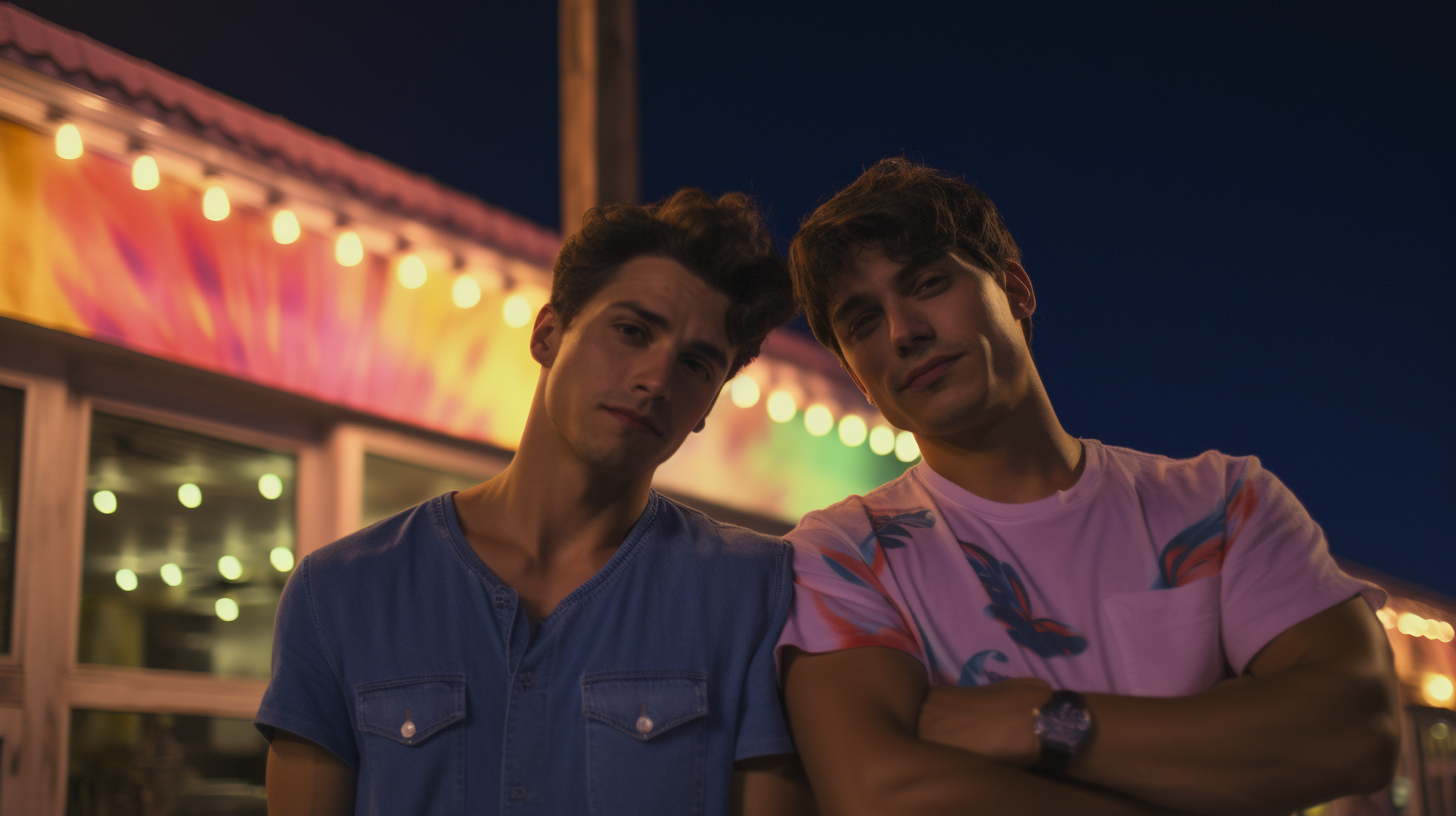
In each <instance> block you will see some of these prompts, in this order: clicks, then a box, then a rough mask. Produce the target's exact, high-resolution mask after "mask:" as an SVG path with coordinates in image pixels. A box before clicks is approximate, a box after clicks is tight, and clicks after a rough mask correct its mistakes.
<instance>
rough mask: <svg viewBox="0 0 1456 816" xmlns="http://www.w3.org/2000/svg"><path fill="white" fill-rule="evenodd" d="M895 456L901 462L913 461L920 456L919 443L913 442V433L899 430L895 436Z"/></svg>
mask: <svg viewBox="0 0 1456 816" xmlns="http://www.w3.org/2000/svg"><path fill="white" fill-rule="evenodd" d="M895 458H896V459H899V460H900V461H901V462H913V461H915V460H916V459H919V458H920V445H918V444H916V442H915V434H912V433H910V432H909V431H901V432H900V434H899V435H898V436H896V437H895Z"/></svg>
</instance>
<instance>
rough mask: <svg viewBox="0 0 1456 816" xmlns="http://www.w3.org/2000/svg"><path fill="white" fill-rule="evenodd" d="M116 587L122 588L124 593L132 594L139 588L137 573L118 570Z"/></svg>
mask: <svg viewBox="0 0 1456 816" xmlns="http://www.w3.org/2000/svg"><path fill="white" fill-rule="evenodd" d="M116 585H117V586H119V587H121V591H122V592H131V591H132V590H133V589H136V588H137V577H136V573H135V572H132V571H131V570H129V569H119V570H117V571H116Z"/></svg>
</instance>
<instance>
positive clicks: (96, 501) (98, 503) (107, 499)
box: [91, 490, 116, 516]
mask: <svg viewBox="0 0 1456 816" xmlns="http://www.w3.org/2000/svg"><path fill="white" fill-rule="evenodd" d="M91 506H93V507H95V508H96V510H97V511H98V512H101V513H105V514H106V515H108V516H109V515H111V514H112V513H115V512H116V494H115V493H112V492H111V491H110V490H98V491H96V495H94V496H92V497H91Z"/></svg>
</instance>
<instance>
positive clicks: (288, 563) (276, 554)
mask: <svg viewBox="0 0 1456 816" xmlns="http://www.w3.org/2000/svg"><path fill="white" fill-rule="evenodd" d="M268 563H270V564H272V565H273V569H276V570H278V571H279V572H288V571H289V570H291V569H293V550H290V549H288V548H287V547H274V548H273V550H272V551H271V552H269V553H268Z"/></svg>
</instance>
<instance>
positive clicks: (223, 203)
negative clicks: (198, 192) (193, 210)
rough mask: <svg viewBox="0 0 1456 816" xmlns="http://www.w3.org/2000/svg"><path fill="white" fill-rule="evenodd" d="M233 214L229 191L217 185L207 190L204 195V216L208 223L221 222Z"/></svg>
mask: <svg viewBox="0 0 1456 816" xmlns="http://www.w3.org/2000/svg"><path fill="white" fill-rule="evenodd" d="M230 212H232V205H231V204H229V203H228V194H227V190H224V189H223V188H221V187H219V186H217V185H216V184H214V185H212V186H211V187H208V188H207V192H205V193H203V194H202V215H203V217H204V218H206V219H207V220H208V221H221V220H223V219H224V218H227V217H228V213H230Z"/></svg>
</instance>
